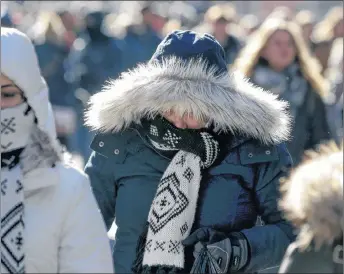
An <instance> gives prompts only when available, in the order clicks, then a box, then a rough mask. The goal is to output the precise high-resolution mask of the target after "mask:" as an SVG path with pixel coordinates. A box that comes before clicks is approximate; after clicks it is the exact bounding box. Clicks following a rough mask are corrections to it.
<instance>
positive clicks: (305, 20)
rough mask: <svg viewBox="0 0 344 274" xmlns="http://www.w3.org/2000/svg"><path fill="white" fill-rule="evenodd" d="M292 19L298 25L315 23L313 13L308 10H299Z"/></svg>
mask: <svg viewBox="0 0 344 274" xmlns="http://www.w3.org/2000/svg"><path fill="white" fill-rule="evenodd" d="M294 20H295V22H296V23H297V24H298V25H299V26H300V27H303V26H306V25H309V24H314V23H315V17H314V14H313V13H312V12H311V11H310V10H301V11H299V12H298V13H297V14H296V15H295V18H294Z"/></svg>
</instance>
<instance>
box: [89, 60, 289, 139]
mask: <svg viewBox="0 0 344 274" xmlns="http://www.w3.org/2000/svg"><path fill="white" fill-rule="evenodd" d="M172 109H173V110H174V111H175V112H177V113H179V114H180V115H183V114H185V113H192V114H193V115H194V117H196V118H198V119H202V118H205V119H208V120H209V122H211V123H212V124H214V125H215V129H216V130H220V131H226V132H232V133H241V134H243V135H245V136H248V137H251V138H255V139H259V140H261V142H262V143H264V144H275V143H279V142H282V141H285V140H287V139H288V137H289V132H290V118H289V115H288V113H287V110H286V109H287V103H286V102H283V101H280V100H278V99H277V97H276V96H275V95H273V94H272V93H270V92H267V91H264V90H262V89H261V88H258V87H255V86H253V85H252V84H251V83H249V82H248V81H247V80H246V79H245V78H244V77H242V76H241V75H239V74H238V73H234V74H231V75H229V74H223V75H221V76H216V75H215V73H214V70H213V69H210V70H209V69H208V70H207V69H206V64H205V63H204V61H201V60H193V61H189V62H185V61H182V60H180V59H177V58H175V57H172V58H169V59H166V60H164V61H163V62H162V64H161V63H157V62H151V63H148V64H143V65H139V66H138V67H137V68H136V69H134V70H132V71H129V72H127V73H123V74H122V76H121V77H120V78H119V79H117V80H115V81H112V82H110V83H108V84H107V85H105V87H104V89H103V90H102V91H101V92H99V93H97V94H95V95H94V96H92V97H91V99H90V102H89V109H88V110H87V111H86V125H88V126H89V127H91V129H93V130H98V131H100V132H110V131H112V132H118V131H121V130H124V129H125V128H127V127H128V126H130V125H131V124H132V123H137V124H139V123H140V120H141V119H142V118H143V117H148V118H149V117H153V116H155V115H157V114H161V113H163V112H166V111H170V110H172Z"/></svg>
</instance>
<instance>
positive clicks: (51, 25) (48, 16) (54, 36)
mask: <svg viewBox="0 0 344 274" xmlns="http://www.w3.org/2000/svg"><path fill="white" fill-rule="evenodd" d="M65 32H66V28H65V26H64V25H63V23H62V20H61V18H60V17H59V16H58V15H57V14H56V13H55V12H50V11H41V12H39V14H38V17H37V19H36V22H35V23H34V25H33V26H32V27H31V29H30V30H29V34H28V35H29V36H30V38H31V39H32V40H35V41H37V42H43V41H44V40H45V39H48V40H50V41H53V42H55V43H57V44H61V43H63V35H64V33H65Z"/></svg>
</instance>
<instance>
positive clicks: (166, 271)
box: [131, 222, 183, 274]
mask: <svg viewBox="0 0 344 274" xmlns="http://www.w3.org/2000/svg"><path fill="white" fill-rule="evenodd" d="M148 227H149V223H148V222H147V223H146V225H145V227H144V229H143V232H142V233H141V235H140V237H139V240H138V242H137V246H136V259H135V261H134V263H133V267H132V269H131V270H132V271H133V272H134V273H141V274H151V273H156V274H177V273H181V272H182V271H183V269H181V268H178V267H171V266H167V265H156V266H154V267H151V266H148V265H145V266H144V265H142V263H143V256H144V253H145V245H146V240H147V234H148Z"/></svg>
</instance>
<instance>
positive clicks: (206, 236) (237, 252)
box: [183, 228, 249, 273]
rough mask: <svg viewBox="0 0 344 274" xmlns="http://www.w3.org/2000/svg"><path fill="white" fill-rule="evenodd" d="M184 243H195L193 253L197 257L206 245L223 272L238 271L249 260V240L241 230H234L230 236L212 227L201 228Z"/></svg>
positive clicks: (186, 244)
mask: <svg viewBox="0 0 344 274" xmlns="http://www.w3.org/2000/svg"><path fill="white" fill-rule="evenodd" d="M183 245H185V246H190V245H195V249H194V253H193V254H194V257H195V258H197V257H198V256H199V254H200V253H201V250H202V249H203V248H205V247H206V248H207V250H208V252H210V254H211V255H212V257H213V259H214V260H215V261H216V263H217V265H218V267H219V269H221V273H232V272H236V271H238V270H240V269H242V268H243V267H244V266H245V265H246V264H247V262H248V260H249V250H248V248H249V246H248V242H247V239H246V237H245V236H244V235H243V234H242V233H241V232H233V233H231V234H230V235H229V236H228V235H227V234H225V233H223V232H218V231H216V230H214V229H212V228H200V229H198V230H196V231H195V232H194V233H192V234H191V235H190V236H189V237H187V238H186V239H185V240H184V241H183Z"/></svg>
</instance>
